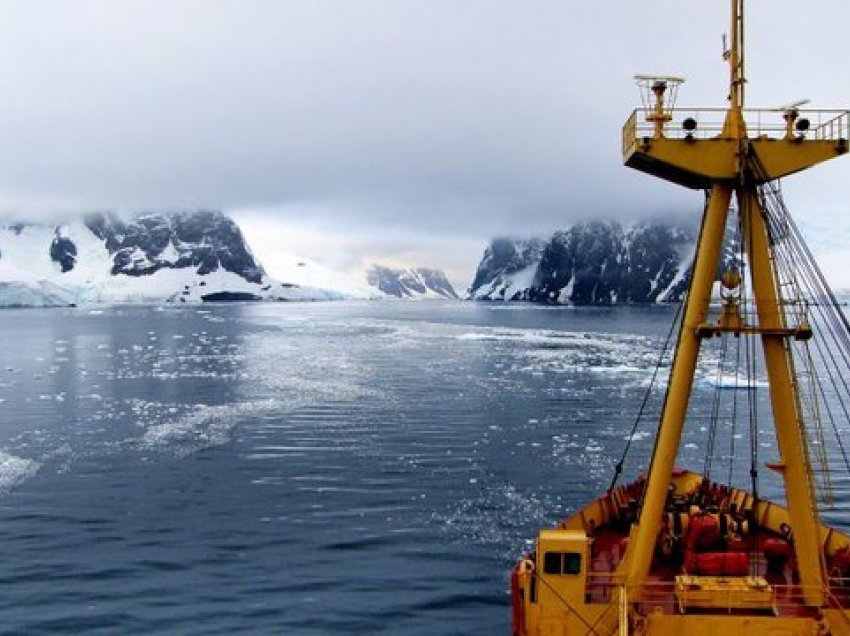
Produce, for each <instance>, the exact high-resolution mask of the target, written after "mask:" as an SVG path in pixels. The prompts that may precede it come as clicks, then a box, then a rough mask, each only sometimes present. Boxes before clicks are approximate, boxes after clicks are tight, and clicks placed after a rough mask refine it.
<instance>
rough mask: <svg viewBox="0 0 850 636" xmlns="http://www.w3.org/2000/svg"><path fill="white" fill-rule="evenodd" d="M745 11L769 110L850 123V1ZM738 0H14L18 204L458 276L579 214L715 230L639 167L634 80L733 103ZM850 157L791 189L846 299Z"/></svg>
mask: <svg viewBox="0 0 850 636" xmlns="http://www.w3.org/2000/svg"><path fill="white" fill-rule="evenodd" d="M749 4H750V6H749V8H748V16H747V17H748V20H749V30H748V33H747V45H748V58H747V64H748V69H747V74H748V77H749V84H748V100H749V105H750V106H764V107H776V106H779V105H782V104H785V103H788V102H791V101H794V100H797V99H801V98H809V99H811V100H812V104H811V106H812V107H822V108H829V107H850V79H848V73H847V64H848V60H850V43H848V38H847V32H846V30H847V25H848V24H850V2H847V1H846V0H809V2H807V3H799V2H792V1H791V0H769V1H767V0H762V1H760V2H751V3H749ZM728 9H729V2H728V0H698V1H697V0H689V1H686V2H683V1H682V0H646V1H645V2H634V1H632V0H613V1H610V2H595V3H587V2H577V1H570V0H515V1H507V0H348V1H343V0H339V1H331V0H303V1H296V0H270V1H265V0H238V1H232V2H226V1H214V0H205V1H181V0H162V1H156V0H145V1H138V2H132V1H128V0H120V1H116V0H108V1H102V2H82V1H75V0H61V1H55V2H41V1H37V0H26V1H24V0H19V1H16V2H11V1H2V0H0V149H2V151H0V211H4V212H7V213H13V214H18V215H24V216H27V215H35V214H44V213H51V212H57V211H58V212H66V211H81V210H90V209H103V208H109V209H115V210H119V211H124V212H134V211H139V210H172V209H184V208H197V207H203V208H215V209H222V210H224V211H226V212H228V213H230V214H232V215H234V216H235V217H236V218H237V219H238V220H239V221H240V223H241V224H243V226H244V229H245V231H246V234H247V235H248V236H249V238H250V239H251V241H252V244H253V245H254V248H255V251H256V252H257V253H258V255H259V256H260V257H261V258H262V260H263V261H264V263H265V264H266V266H267V268H268V269H269V270H271V272H272V273H274V260H275V252H276V251H278V250H280V251H286V252H289V253H294V254H297V255H299V256H303V257H306V258H311V259H313V260H316V261H319V262H321V263H324V264H327V265H329V266H332V267H339V268H347V269H357V268H359V267H362V266H363V265H364V264H367V263H369V262H371V261H379V262H385V263H389V264H404V265H433V266H440V267H444V268H446V269H447V270H448V271H449V273H450V276H451V277H452V279H453V281H454V282H456V283H458V284H459V285H465V284H467V283H468V282H469V280H470V278H471V276H472V273H473V270H474V267H475V265H476V264H477V262H478V259H479V257H480V255H481V252H482V251H483V249H484V247H485V245H486V243H487V241H488V240H489V239H490V238H491V237H493V236H495V235H499V234H513V235H519V236H527V235H532V234H538V233H539V234H545V233H548V232H550V231H552V230H553V229H556V228H558V227H560V226H564V225H565V224H568V223H569V222H571V221H573V220H575V219H577V218H582V217H588V216H593V217H600V216H604V217H608V216H611V217H619V218H645V217H648V216H653V215H659V214H663V215H666V214H671V213H672V214H680V215H682V217H683V218H695V216H696V215H697V214H698V212H699V210H700V209H701V194H700V193H694V192H689V191H685V190H682V189H680V188H677V187H675V186H672V185H668V184H665V183H663V182H661V181H657V180H654V179H652V178H650V177H646V176H643V175H641V174H639V173H633V172H632V171H630V170H628V169H626V168H623V167H622V165H621V156H620V134H621V133H620V131H621V126H622V124H623V122H624V121H625V119H626V118H627V116H628V115H629V113H630V111H631V110H632V109H633V108H634V107H635V106H637V105H639V97H638V93H637V89H636V88H635V86H634V84H633V82H632V79H631V78H632V75H633V74H634V73H636V72H639V73H663V74H676V75H683V76H685V77H686V78H687V80H688V81H687V82H686V83H685V84H684V85H683V86H682V89H681V93H680V102H679V103H680V105H683V106H688V105H702V106H712V105H716V106H722V105H724V101H723V100H724V97H725V94H726V90H725V84H726V74H727V70H726V67H725V66H724V64H723V61H722V59H721V34H722V33H724V32H725V31H727V30H728V25H727V20H728V16H727V12H728ZM848 177H850V160H843V161H842V160H838V161H835V162H833V164H832V165H826V166H823V167H820V168H818V169H817V170H815V171H812V173H809V174H806V175H805V176H804V177H802V179H801V180H800V181H799V182H797V181H795V180H794V179H793V178H792V179H789V180H788V181H787V183H786V184H785V193H786V201H787V203H788V205H789V207H790V208H791V210H792V211H794V212H795V213H796V215H797V218H798V219H799V221H800V223H801V225H802V227H803V229H804V231H805V232H806V234H807V235H808V237H809V239H810V241H811V242H812V243H813V244H815V247H816V251H817V252H818V253H820V254H822V255H823V256H824V258H825V261H826V264H827V268H828V269H829V270H830V271H831V272H832V273H833V274H836V275H840V276H843V277H844V278H843V279H841V280H839V281H837V282H838V284H839V285H844V286H850V268H848V267H846V265H845V264H844V263H845V261H846V257H847V254H848V252H850V250H848V248H847V246H848V245H850V242H848V240H847V238H848V237H850V214H848V213H847V212H848V210H850V204H848V200H850V179H848Z"/></svg>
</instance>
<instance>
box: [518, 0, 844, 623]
mask: <svg viewBox="0 0 850 636" xmlns="http://www.w3.org/2000/svg"><path fill="white" fill-rule="evenodd" d="M731 9H732V29H731V46H730V48H729V50H728V51H726V52H725V53H724V56H725V58H726V60H727V61H728V64H729V73H730V75H729V77H730V80H729V95H728V100H729V107H728V109H727V110H726V111H725V117H724V119H723V125H722V128H721V127H720V125H719V120H717V123H716V124H715V125H716V128H711V129H709V130H710V131H711V132H715V133H717V134H716V136H714V137H707V136H705V135H704V134H703V136H702V137H701V138H696V136H695V135H694V134H693V131H694V130H695V128H694V127H693V126H692V125H690V124H689V125H688V127H687V128H686V134H685V135H684V136H683V137H681V136H680V137H678V138H676V135H675V134H667V133H669V132H670V131H668V130H666V129H665V127H667V128H669V126H670V123H671V121H672V119H673V117H672V116H670V113H671V112H675V111H673V110H668V109H666V106H665V102H664V99H665V95H664V90H665V88H664V86H663V84H664V83H663V82H661V81H659V82H658V83H657V84H656V85H653V93H654V94H655V98H656V103H655V106H654V108H652V109H650V110H649V111H648V112H647V113H645V119H646V123H647V125H648V126H649V127H648V128H646V127H642V125H641V124H640V123H639V122H638V112H637V111H636V112H635V113H634V114H632V116H631V117H630V118H629V119H628V121H627V122H626V124H625V126H624V127H623V159H624V162H625V164H626V165H627V166H629V167H632V168H634V169H637V170H640V171H643V172H646V173H649V174H652V175H654V176H657V177H659V178H662V179H665V180H668V181H671V182H674V183H678V184H680V185H683V186H685V187H688V188H699V189H706V190H709V191H710V192H709V199H708V204H707V206H706V208H705V212H704V215H703V220H702V228H701V231H700V236H699V240H698V242H697V250H696V256H695V263H694V270H693V276H692V281H691V287H690V290H689V292H688V295H687V299H686V304H685V310H684V318H683V323H682V329H681V332H680V334H679V340H678V344H677V347H676V353H675V357H674V361H673V367H672V370H671V375H670V380H669V384H668V387H667V395H666V397H665V402H664V408H663V412H662V415H661V421H660V423H659V428H658V433H657V439H656V447H655V450H654V453H653V457H652V462H651V465H650V468H649V471H648V474H647V478H646V486H645V489H644V494H643V502H642V506H641V508H640V515H639V518H638V519H637V521H636V522H635V523H634V524H633V525H632V528H631V531H630V538H629V542H628V547H627V549H626V552H625V555H624V557H623V558H622V559H621V560H620V561H619V564H618V566H617V569H616V572H615V573H613V574H609V575H608V576H609V577H610V579H608V580H606V581H604V582H603V583H602V586H603V588H604V587H605V586H608V587H609V588H610V591H611V593H610V595H609V596H610V598H609V599H608V600H602V601H600V600H599V597H598V594H596V595H595V594H591V593H589V592H588V590H589V589H590V588H589V587H588V586H589V585H590V583H589V581H590V580H591V578H592V577H595V576H596V573H588V572H587V571H586V570H583V571H582V572H581V573H576V574H570V575H569V576H560V577H556V576H555V575H552V574H549V575H547V574H546V573H542V572H541V571H540V570H541V568H542V567H543V564H544V561H545V558H546V557H545V554H546V552H547V551H553V552H557V551H561V552H565V553H566V552H571V553H576V554H578V553H581V554H582V560H583V561H584V563H585V564H587V563H588V561H589V560H590V558H591V555H592V554H593V552H592V539H589V538H586V537H588V536H589V535H592V534H593V529H594V528H598V527H601V526H603V525H605V524H607V523H611V522H612V521H614V522H615V521H618V519H617V513H616V510H617V509H619V508H620V506H621V505H622V503H623V501H622V499H623V498H624V497H625V496H626V495H625V494H624V493H625V490H624V489H623V488H622V487H620V486H618V487H616V488H614V489H613V490H612V491H611V492H610V493H609V495H608V496H607V497H603V498H600V499H597V500H596V501H594V502H592V503H590V504H588V505H587V506H585V507H584V508H583V509H582V510H580V511H579V512H578V513H576V514H575V515H572V516H571V517H570V518H568V519H565V520H564V521H563V522H562V523H561V524H560V525H559V528H558V530H544V531H542V532H541V534H540V536H539V539H538V544H537V552H536V555H535V558H533V559H532V558H527V559H524V560H523V561H522V562H521V563H520V565H519V566H518V568H517V571H516V574H517V580H518V589H519V591H520V592H521V598H522V610H523V615H524V616H523V620H522V631H521V632H520V634H522V636H526V635H532V634H533V635H538V636H539V635H543V634H547V635H549V634H551V635H555V634H558V635H562V636H563V635H571V634H614V633H619V634H620V635H621V636H624V635H625V634H671V633H680V634H689V635H706V636H708V635H720V634H731V633H739V634H741V635H742V636H743V635H744V634H759V635H760V634H776V635H779V634H782V635H785V636H790V635H792V634H800V635H806V634H810V635H812V636H814V635H815V634H818V635H821V634H836V635H846V636H850V611H848V610H843V609H838V608H837V605H836V601H835V599H834V598H833V597H832V596H831V592H830V590H829V588H828V586H827V582H828V578H827V573H826V571H825V557H829V558H834V557H835V556H836V555H837V554H838V553H839V552H841V551H846V550H848V549H850V537H848V536H847V535H845V534H843V533H840V532H838V531H836V530H833V529H830V528H826V527H825V526H823V525H821V524H820V522H819V520H818V514H817V506H816V500H815V497H814V488H813V483H812V480H811V473H810V463H809V460H808V454H807V453H808V451H807V448H806V444H805V440H804V435H805V432H804V430H803V423H802V422H801V421H800V414H799V413H798V409H797V401H796V399H795V397H796V394H795V390H796V388H795V385H794V383H793V374H792V366H791V364H792V360H791V357H790V355H791V354H790V350H789V340H790V339H791V338H798V339H806V338H809V337H811V335H812V333H811V328H810V327H809V326H808V325H795V324H786V320H785V318H784V313H783V311H784V310H783V305H782V303H781V301H780V297H779V293H778V289H779V288H778V285H777V282H778V281H777V273H776V270H775V264H774V261H773V256H772V251H771V243H770V237H769V235H768V229H767V227H766V226H765V221H764V219H763V216H762V214H763V211H762V210H761V208H760V205H761V204H760V201H759V190H758V187H759V185H761V184H763V183H765V182H767V181H770V180H774V179H777V178H780V177H784V176H787V175H790V174H793V173H795V172H799V171H800V170H804V169H805V168H808V167H810V166H813V165H815V164H818V163H821V162H823V161H826V160H828V159H831V158H833V157H837V156H840V155H842V154H845V153H847V151H848V139H847V136H848V128H850V113H847V112H843V113H841V114H840V115H838V116H834V117H833V118H832V119H830V120H828V121H826V122H824V121H823V120H821V123H820V124H819V127H818V128H816V129H815V130H814V132H813V133H810V137H811V138H806V137H805V135H804V132H801V133H800V134H796V133H795V122H796V121H797V118H798V116H799V113H798V112H797V111H796V110H788V111H786V112H785V113H784V114H783V118H784V120H785V125H784V126H783V127H782V128H781V130H780V136H779V137H768V136H767V135H765V134H763V133H764V130H765V128H761V127H760V124H758V123H757V124H756V125H755V127H754V129H755V131H756V132H755V135H754V138H752V139H751V138H749V137H748V131H747V123H746V121H745V119H744V112H745V111H744V87H745V83H746V80H745V76H744V46H743V44H744V19H743V17H744V16H743V11H744V0H731ZM721 112H722V111H721ZM761 112H766V111H761ZM824 112H829V111H824ZM806 128H807V126H803V127H800V128H799V129H798V130H800V131H805V130H806ZM767 130H768V131H770V130H772V129H767ZM756 164H757V165H758V170H754V169H753V167H754V166H755V165H756ZM733 194H734V195H735V197H736V199H737V202H738V208H739V212H740V216H741V220H742V227H743V243H744V245H745V249H746V252H747V259H748V263H749V265H750V271H749V275H750V278H751V282H752V288H751V289H752V290H753V293H754V296H755V304H756V314H757V317H758V324H757V325H754V324H752V322H751V321H750V320H749V317H747V316H742V315H741V314H740V313H739V312H738V309H737V305H734V302H733V301H730V300H729V298H727V307H726V308H725V309H724V312H725V313H724V315H723V316H722V317H721V320H720V321H719V322H709V320H708V310H709V302H710V300H711V293H712V287H713V283H714V279H715V275H716V272H717V265H718V262H719V259H720V252H721V247H722V243H723V238H724V234H725V229H726V222H727V216H728V210H729V205H730V202H731V199H732V195H733ZM727 282H728V281H727ZM733 282H734V281H733ZM738 283H740V281H738ZM735 287H737V285H736V284H732V282H729V284H728V285H727V288H729V289H733V288H735ZM719 333H734V334H735V335H736V336H739V335H741V334H759V335H760V336H761V341H762V345H763V350H764V358H765V364H766V367H767V373H768V379H769V384H770V400H771V409H772V412H773V417H774V422H775V427H776V433H777V439H778V442H779V451H780V455H781V459H782V461H781V463H780V464H779V465H777V466H776V468H777V470H778V472H779V473H780V474H781V475H782V476H783V478H784V482H785V494H786V500H787V509H786V508H783V507H781V506H778V505H776V504H773V503H771V502H768V501H762V500H756V499H755V497H754V496H753V495H752V494H751V493H747V492H746V491H743V490H739V489H733V491H732V493H731V494H730V502H731V503H734V505H735V507H736V509H738V510H751V511H752V514H753V515H754V520H755V521H756V522H757V523H758V526H759V527H762V528H766V529H770V530H772V531H773V532H779V531H780V529H781V528H782V527H783V525H784V524H789V525H790V527H791V528H792V530H793V536H794V541H793V547H794V551H795V555H796V565H797V568H798V571H799V575H800V582H799V585H797V584H793V585H788V586H777V585H770V586H768V585H767V584H766V582H764V581H763V580H756V579H754V578H750V577H737V578H736V577H719V578H718V577H708V578H706V577H703V578H702V580H701V581H697V580H696V579H697V578H699V577H690V578H688V577H677V580H676V582H675V583H670V582H669V581H668V582H666V583H665V582H663V581H662V582H659V581H649V580H648V575H649V571H650V568H651V566H652V560H653V556H654V554H655V551H656V542H657V540H658V537H659V533H660V530H661V523H662V522H661V519H662V513H663V512H664V508H665V503H666V501H667V497H668V494H669V490H668V489H669V486H670V484H671V483H672V484H673V485H674V490H675V492H676V493H678V494H684V493H687V492H692V491H693V490H694V489H695V488H696V487H697V486H698V485H699V484H700V482H701V480H702V477H701V476H700V475H697V474H695V473H689V472H681V471H675V472H674V464H675V461H676V457H677V455H678V451H679V446H680V442H681V437H682V432H683V428H684V425H685V419H686V415H687V410H688V403H689V401H690V396H691V390H692V388H693V381H694V372H695V370H696V364H697V358H698V355H699V350H700V343H701V341H702V339H703V338H705V337H710V336H713V335H717V334H719ZM612 502H613V503H612ZM621 556H622V555H621V554H620V547H619V546H618V547H617V548H616V550H615V551H614V552H613V556H612V558H613V559H615V561H614V563H615V564H616V563H617V561H616V559H620V558H621ZM565 563H566V561H565ZM593 580H594V586H595V587H593V589H594V590H596V592H597V593H598V591H599V589H600V587H599V585H600V583H599V582H598V581H596V579H593ZM697 583H699V586H697ZM659 585H660V586H661V587H662V588H663V586H665V585H668V586H669V589H661V594H660V595H659V588H658V586H659ZM677 586H678V588H677ZM697 587H698V588H699V589H697ZM733 588H734V589H733ZM653 589H655V592H654V594H655V596H653ZM791 595H796V597H795V598H794V600H793V603H791V604H788V605H787V606H786V607H784V608H780V610H777V608H776V606H775V605H774V603H775V602H776V603H779V602H780V601H781V599H783V598H784V599H786V601H785V602H786V603H790V602H789V601H788V600H787V599H788V598H790V596H791ZM664 598H667V599H670V598H675V599H677V600H678V602H679V605H680V607H679V610H681V611H683V612H684V611H686V610H687V609H688V608H689V607H693V608H696V610H697V611H698V612H699V613H698V614H684V613H676V612H671V611H670V608H669V607H665V606H663V601H659V600H658V599H664ZM782 610H784V611H782ZM771 611H776V612H778V614H779V615H772V614H771Z"/></svg>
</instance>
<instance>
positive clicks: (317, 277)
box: [0, 221, 377, 307]
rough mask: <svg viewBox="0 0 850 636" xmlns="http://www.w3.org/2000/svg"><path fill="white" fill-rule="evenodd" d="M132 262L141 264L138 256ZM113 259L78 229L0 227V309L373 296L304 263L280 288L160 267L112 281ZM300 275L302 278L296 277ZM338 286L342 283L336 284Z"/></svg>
mask: <svg viewBox="0 0 850 636" xmlns="http://www.w3.org/2000/svg"><path fill="white" fill-rule="evenodd" d="M57 231H58V232H59V234H60V235H61V236H63V237H66V238H68V239H70V240H71V241H72V242H73V243H74V245H75V246H76V248H77V254H76V262H75V263H74V267H73V269H71V270H70V271H67V272H63V271H62V268H61V266H60V264H59V263H57V262H55V261H53V260H52V259H51V257H50V246H51V243H52V242H53V240H54V238H55V236H56V233H57ZM178 257H179V255H178V253H177V251H176V250H174V248H173V246H172V245H170V244H169V246H168V247H166V249H164V250H163V251H162V253H160V254H159V255H157V257H156V260H157V261H158V262H160V263H167V264H171V263H174V262H176V260H177V258H178ZM132 258H133V260H136V261H145V260H147V258H146V256H145V254H144V252H142V251H141V250H137V253H134V254H133V255H132ZM112 267H113V259H112V256H111V255H110V254H109V251H108V250H107V248H106V245H105V242H104V241H103V240H101V239H100V238H98V237H97V236H96V235H95V234H94V233H93V232H92V231H91V230H90V229H89V228H88V227H87V226H86V225H85V223H83V222H82V221H76V222H71V223H67V224H63V225H61V226H59V228H58V230H57V227H56V226H54V225H38V224H32V225H9V226H0V307H48V306H68V305H72V304H77V305H79V304H90V303H135V302H137V303H148V302H178V303H179V302H186V303H198V302H202V301H203V300H204V298H203V297H204V296H209V295H212V296H213V298H215V295H216V294H222V293H224V294H231V295H232V294H245V295H246V296H245V298H249V296H247V295H250V297H253V298H260V299H262V300H270V301H276V300H277V301H307V300H338V299H348V298H371V297H375V296H376V295H377V294H376V293H375V291H374V290H371V291H369V290H368V288H365V286H364V287H362V288H358V287H356V286H353V285H351V284H347V283H346V284H343V285H340V286H336V285H334V284H333V280H334V279H333V275H332V273H331V272H328V271H321V270H320V268H318V267H316V266H313V265H312V264H307V263H305V264H304V265H303V266H300V267H293V269H292V272H291V274H292V276H291V277H290V276H287V278H286V279H284V280H277V279H274V278H271V277H265V278H264V279H263V280H262V281H261V282H260V283H253V282H250V281H248V280H246V279H244V278H242V277H241V276H239V275H238V274H235V273H233V272H229V271H226V270H224V269H222V268H219V269H217V270H215V271H212V272H210V273H208V274H205V275H202V274H198V273H197V269H198V268H197V267H180V268H171V267H167V266H166V267H163V268H162V269H159V270H157V271H156V272H154V273H152V274H149V275H142V276H132V275H127V274H122V273H118V274H112ZM299 274H301V275H300V276H299ZM340 278H342V277H340Z"/></svg>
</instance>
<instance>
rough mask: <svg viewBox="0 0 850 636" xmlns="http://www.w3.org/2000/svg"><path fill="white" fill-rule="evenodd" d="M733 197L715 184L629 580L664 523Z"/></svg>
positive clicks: (640, 572)
mask: <svg viewBox="0 0 850 636" xmlns="http://www.w3.org/2000/svg"><path fill="white" fill-rule="evenodd" d="M731 197H732V188H730V187H729V186H727V185H724V184H717V185H715V186H714V188H713V189H712V191H711V196H710V198H709V202H708V206H707V208H706V211H705V217H704V219H703V225H702V230H701V232H700V237H699V241H698V244H697V254H696V262H695V264H694V275H693V279H692V282H691V288H690V291H689V292H688V300H687V305H686V308H685V317H684V323H683V325H684V326H683V328H682V331H681V333H680V335H679V343H678V345H677V347H676V355H675V358H674V361H673V370H672V373H671V376H670V385H669V387H668V388H667V397H666V399H665V402H664V414H663V415H662V417H661V424H660V426H659V428H658V440H657V442H656V447H655V454H654V455H653V458H652V465H651V466H650V470H649V475H648V477H647V479H648V481H647V486H646V496H645V499H644V504H643V510H642V512H641V516H640V521H639V523H637V524H636V526H635V528H634V531H633V533H632V537H631V539H630V541H629V549H628V551H627V553H626V554H627V562H628V565H627V573H626V581H627V583H628V584H632V585H634V584H638V583H640V582H641V581H643V580H644V579H645V578H646V575H647V573H648V572H649V568H650V565H651V564H652V556H653V554H654V553H655V542H656V539H657V537H658V532H659V530H660V527H661V513H663V512H664V503H665V502H666V500H667V487H668V485H669V484H670V479H671V477H672V475H673V466H674V464H675V461H676V456H677V455H678V453H679V444H680V441H681V438H682V429H683V427H684V424H685V415H686V414H687V410H688V402H689V400H690V397H691V387H692V385H693V381H694V371H695V369H696V364H697V358H698V356H699V348H700V341H701V338H699V336H698V335H697V327H698V326H699V325H700V324H702V323H704V322H705V320H706V314H707V311H708V304H709V300H710V299H711V288H712V284H713V282H714V272H715V271H716V269H717V261H718V259H719V258H720V248H721V245H722V243H723V234H724V232H725V229H726V217H727V214H728V211H729V202H730V199H731Z"/></svg>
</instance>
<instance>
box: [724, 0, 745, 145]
mask: <svg viewBox="0 0 850 636" xmlns="http://www.w3.org/2000/svg"><path fill="white" fill-rule="evenodd" d="M731 2H732V25H731V26H732V29H731V34H732V42H731V46H730V47H729V50H728V51H726V52H725V56H726V59H727V60H728V61H729V113H728V116H727V118H726V125H725V130H724V133H725V134H726V136H728V137H732V138H735V139H744V138H745V137H746V136H747V132H746V125H745V124H744V114H743V109H744V84H745V83H746V81H747V80H746V79H745V78H744V0H731Z"/></svg>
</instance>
